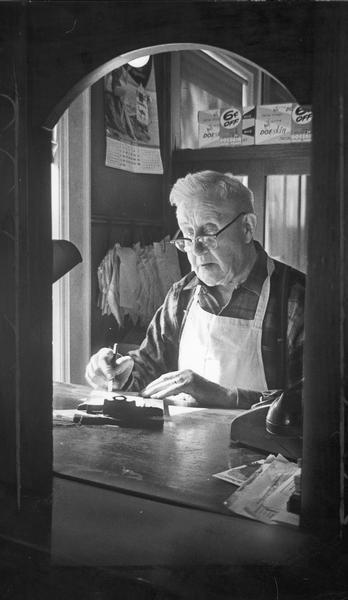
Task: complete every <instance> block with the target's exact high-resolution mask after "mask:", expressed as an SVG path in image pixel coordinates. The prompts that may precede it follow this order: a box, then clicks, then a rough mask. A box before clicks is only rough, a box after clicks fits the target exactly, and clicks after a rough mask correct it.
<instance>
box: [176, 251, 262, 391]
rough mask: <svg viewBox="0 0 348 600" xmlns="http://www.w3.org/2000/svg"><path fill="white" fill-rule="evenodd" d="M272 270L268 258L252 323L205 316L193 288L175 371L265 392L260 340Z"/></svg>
mask: <svg viewBox="0 0 348 600" xmlns="http://www.w3.org/2000/svg"><path fill="white" fill-rule="evenodd" d="M273 270H274V263H273V261H272V259H270V258H269V257H268V258H267V277H266V279H265V281H264V283H263V286H262V290H261V294H260V298H259V301H258V305H257V308H256V312H255V318H254V319H235V318H232V317H222V316H219V315H214V314H211V313H208V312H207V311H205V310H203V309H202V308H201V307H200V305H199V302H198V293H199V286H198V287H197V290H196V292H195V297H194V299H193V302H192V304H191V308H190V309H189V312H188V315H187V317H186V322H185V325H184V328H183V332H182V336H181V340H180V346H179V369H191V370H192V371H195V372H196V373H198V374H199V375H201V376H202V377H205V378H206V379H209V380H210V381H213V382H215V383H218V384H220V385H222V386H224V387H227V388H231V387H239V388H243V389H251V390H258V391H263V390H266V389H267V382H266V377H265V370H264V366H263V360H262V349H261V339H262V324H263V320H264V317H265V313H266V308H267V303H268V300H269V294H270V279H271V275H272V273H273Z"/></svg>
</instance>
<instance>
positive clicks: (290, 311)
mask: <svg viewBox="0 0 348 600" xmlns="http://www.w3.org/2000/svg"><path fill="white" fill-rule="evenodd" d="M255 247H256V250H257V259H256V262H255V264H254V266H253V268H252V270H251V272H250V274H249V276H248V278H247V279H246V281H245V282H244V283H243V284H241V285H240V286H239V287H238V288H236V289H235V290H234V291H233V294H232V296H231V299H230V301H229V302H228V303H227V304H226V305H225V306H224V307H220V306H219V303H218V301H217V299H216V296H215V293H214V288H212V287H208V286H205V285H204V284H202V282H200V281H199V280H198V278H197V276H196V275H195V274H194V273H192V272H191V273H189V274H188V275H186V276H185V277H184V278H183V279H181V280H180V281H178V282H177V283H175V284H174V285H173V286H172V288H171V289H170V290H169V292H168V294H167V296H166V299H165V301H164V303H163V305H162V306H161V307H160V308H159V309H158V310H157V312H156V314H155V316H154V318H153V320H152V321H151V323H150V325H149V328H148V330H147V334H146V338H145V340H144V341H143V343H142V345H141V346H140V348H139V350H136V351H133V352H130V355H131V356H132V358H133V359H134V363H135V364H134V368H133V371H132V376H131V380H130V381H129V382H128V384H127V389H128V390H135V391H140V390H141V389H143V388H144V387H145V386H146V385H147V384H148V383H150V382H151V381H153V380H154V379H156V378H157V377H159V376H160V375H162V374H163V373H167V372H169V371H176V370H177V369H178V354H179V344H180V337H181V332H182V329H183V326H184V323H185V317H186V314H187V312H188V311H187V309H188V308H189V303H190V301H191V299H192V297H193V294H194V291H195V289H196V287H197V285H200V291H199V303H200V306H201V308H203V310H206V311H208V312H210V313H214V314H218V315H220V316H222V317H226V318H229V317H233V318H239V319H253V318H254V315H255V310H256V307H257V304H258V300H259V297H260V293H261V289H262V284H263V282H264V280H265V278H266V276H267V254H266V252H265V251H264V250H263V248H262V247H261V246H260V244H258V243H257V242H255ZM274 265H275V269H274V271H273V273H272V275H271V285H270V297H269V301H268V304H267V309H266V314H265V318H264V322H263V327H262V358H263V364H264V370H265V376H266V381H267V386H268V389H281V388H283V387H284V381H283V380H282V373H283V365H282V364H281V357H282V352H281V351H280V344H281V335H282V332H281V304H282V302H281V294H282V289H281V288H282V280H283V273H284V269H285V268H286V265H284V264H283V263H281V262H279V261H276V260H274ZM287 269H288V288H287V289H288V291H287V336H286V337H287V339H286V344H285V346H286V357H287V362H286V365H287V374H286V379H287V385H288V386H291V385H293V384H294V383H296V382H298V381H299V380H300V379H301V378H302V357H303V341H304V296H305V276H304V275H303V273H300V272H299V271H297V270H296V269H293V268H291V267H287ZM260 391H263V390H242V389H238V390H236V407H239V408H248V407H250V406H251V404H253V403H254V402H257V401H258V399H259V396H260Z"/></svg>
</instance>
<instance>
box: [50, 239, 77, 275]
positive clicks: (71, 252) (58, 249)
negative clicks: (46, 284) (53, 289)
mask: <svg viewBox="0 0 348 600" xmlns="http://www.w3.org/2000/svg"><path fill="white" fill-rule="evenodd" d="M52 250H53V251H52V255H53V258H52V283H54V282H55V281H57V280H58V279H60V278H61V277H63V275H65V274H66V273H68V272H69V271H71V269H72V268H73V267H75V266H76V265H77V264H78V263H80V262H82V256H81V254H80V251H79V250H78V249H77V248H76V246H75V245H74V244H73V243H72V242H69V241H68V240H52Z"/></svg>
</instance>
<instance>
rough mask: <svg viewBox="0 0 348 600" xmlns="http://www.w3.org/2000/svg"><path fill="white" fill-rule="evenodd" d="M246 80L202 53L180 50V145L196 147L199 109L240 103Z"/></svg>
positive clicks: (224, 106)
mask: <svg viewBox="0 0 348 600" xmlns="http://www.w3.org/2000/svg"><path fill="white" fill-rule="evenodd" d="M246 84H247V81H246V80H244V79H242V78H241V77H240V76H239V75H237V74H236V73H233V72H232V71H231V70H229V69H227V68H226V67H224V66H222V65H221V64H219V63H218V62H216V61H214V60H213V59H212V58H210V57H209V56H206V55H205V54H204V53H202V52H196V51H192V50H191V51H187V52H180V133H181V148H198V147H199V143H198V111H200V110H211V109H216V108H227V107H229V106H242V104H243V85H246Z"/></svg>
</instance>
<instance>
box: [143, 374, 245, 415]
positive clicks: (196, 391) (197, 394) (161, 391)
mask: <svg viewBox="0 0 348 600" xmlns="http://www.w3.org/2000/svg"><path fill="white" fill-rule="evenodd" d="M181 392H185V393H186V394H190V396H192V397H193V398H194V399H195V400H196V401H197V402H198V403H199V404H200V405H201V406H206V407H211V408H235V406H236V390H235V389H227V388H224V387H222V386H221V385H218V384H217V383H213V382H212V381H209V380H208V379H205V378H204V377H201V375H198V373H195V372H194V371H191V369H184V370H181V371H171V372H170V373H165V374H164V375H161V377H159V378H158V379H155V380H154V381H152V382H151V383H149V385H147V386H146V388H145V389H144V390H143V391H142V392H141V395H142V396H144V397H150V398H158V399H163V398H167V397H168V396H174V395H176V394H179V393H181Z"/></svg>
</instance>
